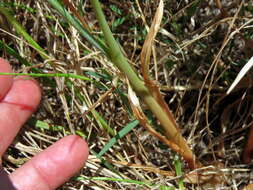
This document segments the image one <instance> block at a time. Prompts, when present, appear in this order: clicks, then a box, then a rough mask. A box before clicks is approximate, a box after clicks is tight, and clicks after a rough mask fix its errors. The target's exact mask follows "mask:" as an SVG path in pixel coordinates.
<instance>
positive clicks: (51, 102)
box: [0, 0, 253, 190]
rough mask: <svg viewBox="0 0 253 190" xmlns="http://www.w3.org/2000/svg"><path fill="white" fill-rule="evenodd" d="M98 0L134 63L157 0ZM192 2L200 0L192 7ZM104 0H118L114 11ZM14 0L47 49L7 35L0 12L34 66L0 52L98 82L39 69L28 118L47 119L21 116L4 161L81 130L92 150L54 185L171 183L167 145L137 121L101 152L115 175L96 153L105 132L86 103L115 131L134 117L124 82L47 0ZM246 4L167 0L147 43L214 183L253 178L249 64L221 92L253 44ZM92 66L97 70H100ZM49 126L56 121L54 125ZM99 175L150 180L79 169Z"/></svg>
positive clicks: (236, 183) (156, 73) (0, 36)
mask: <svg viewBox="0 0 253 190" xmlns="http://www.w3.org/2000/svg"><path fill="white" fill-rule="evenodd" d="M5 2H6V3H7V2H12V3H13V1H5ZM81 2H82V3H81ZM101 2H102V3H103V5H104V10H105V13H106V16H107V20H108V21H109V22H110V25H113V26H114V28H113V32H114V34H115V36H116V37H117V39H118V41H119V42H120V43H121V45H122V47H123V48H124V51H125V54H126V55H127V57H128V58H129V60H130V61H131V62H132V64H133V65H134V66H135V67H136V69H139V62H140V52H141V48H142V45H143V43H144V40H145V35H146V31H145V27H147V26H150V24H151V21H152V18H153V16H154V13H155V10H156V7H157V5H158V2H157V1H140V0H139V1H138V0H135V1H127V2H124V3H121V2H119V1H114V0H107V1H101ZM197 2H200V4H199V6H198V8H196V9H194V6H195V5H196V3H197ZM73 3H74V4H75V6H76V7H79V9H80V11H81V12H84V13H85V14H84V15H85V18H86V20H87V21H88V24H89V26H90V28H91V29H92V31H94V34H99V29H98V25H97V22H96V19H95V16H94V13H93V12H92V9H91V6H90V4H89V1H81V0H80V1H73ZM112 5H113V6H116V7H118V9H119V10H121V14H119V13H117V10H118V9H116V11H115V9H114V8H113V7H111V6H112ZM12 8H13V11H14V13H15V16H16V18H17V20H18V21H19V22H20V23H21V24H22V25H23V26H24V27H25V28H26V31H27V32H28V33H29V34H30V35H31V36H32V37H33V38H34V39H35V40H36V41H37V42H38V43H39V44H40V45H41V46H42V47H43V48H44V49H45V50H46V51H47V52H48V54H49V55H50V57H51V58H52V59H51V60H47V61H43V60H42V58H41V57H40V56H39V55H38V54H37V53H36V51H35V50H33V49H32V48H31V47H30V46H29V45H28V44H27V43H26V42H25V41H24V40H22V39H20V36H17V38H16V37H15V35H16V33H15V31H14V30H13V29H12V26H10V25H9V24H8V23H6V22H4V20H3V21H2V22H0V23H1V25H0V26H1V31H0V40H2V41H3V42H5V43H6V44H8V45H9V46H11V47H12V48H13V49H15V50H16V51H17V52H18V53H19V54H20V55H21V56H22V57H23V58H25V59H26V60H27V61H28V62H30V63H32V64H33V66H32V67H27V66H24V65H21V64H20V63H18V61H17V59H15V58H13V57H12V56H10V55H9V54H8V53H7V52H6V51H5V50H3V49H1V56H2V57H4V58H6V59H8V60H9V61H10V62H11V64H12V66H13V68H14V69H15V70H16V71H17V72H30V71H31V68H39V69H41V70H42V71H43V72H45V73H48V72H60V73H76V74H85V75H86V76H88V74H89V73H90V74H91V73H92V76H91V78H93V79H95V80H96V81H97V83H94V82H87V81H82V80H78V79H66V78H51V79H52V80H51V84H50V83H49V81H47V80H45V79H42V78H38V80H39V82H40V84H41V87H42V89H43V100H42V102H41V105H40V107H39V110H38V111H37V113H36V114H34V115H33V117H32V118H33V119H35V120H39V121H43V122H45V123H47V124H49V125H50V127H49V129H41V128H38V127H36V126H35V125H34V123H33V122H32V121H29V122H28V123H27V124H26V125H25V126H24V127H23V129H22V131H21V132H20V133H19V135H18V137H17V138H16V140H15V142H14V143H13V144H12V146H11V147H10V148H9V150H8V152H7V153H6V155H5V157H4V166H5V168H6V169H7V170H8V171H10V172H11V171H13V170H15V168H17V167H19V166H20V165H21V164H22V163H23V162H24V161H26V160H28V159H30V158H31V157H32V156H33V155H35V154H36V153H37V152H39V151H41V150H42V149H45V148H46V147H48V146H49V145H50V144H52V143H53V142H55V141H57V140H58V139H60V138H62V137H63V136H65V135H67V134H71V133H77V134H82V135H83V136H85V138H86V140H87V141H88V142H89V145H90V150H91V152H90V157H89V160H88V163H87V164H86V166H85V167H84V168H83V169H82V171H81V172H80V173H79V174H77V177H79V178H73V179H72V180H71V181H70V182H68V183H66V184H65V185H64V186H62V187H61V188H59V189H62V190H63V189H73V190H74V189H80V190H81V189H135V188H139V189H159V186H161V185H167V186H169V185H174V186H175V187H177V186H178V180H177V179H178V178H177V177H175V176H174V172H173V171H174V165H173V160H174V157H175V155H174V153H173V152H171V151H170V150H168V149H167V147H165V146H164V145H163V144H162V143H161V142H159V141H158V140H157V139H155V138H154V137H152V136H150V134H149V133H147V132H146V131H145V129H143V128H142V127H141V126H138V127H136V128H134V129H133V130H132V131H131V132H130V133H128V134H127V135H126V136H125V137H123V138H121V139H120V140H118V143H117V144H116V145H114V146H113V148H111V149H110V150H109V151H108V152H107V153H106V154H105V155H104V157H103V158H104V159H105V160H107V161H108V162H109V163H111V164H112V165H113V166H114V167H115V169H116V170H118V172H119V174H120V175H119V174H116V173H115V172H113V171H112V170H110V169H108V168H107V167H106V166H105V164H104V163H102V162H101V160H100V159H98V158H96V156H95V155H94V154H93V153H92V151H95V152H97V153H98V152H99V151H100V150H101V149H103V147H104V146H105V144H106V143H107V142H108V141H109V140H110V139H111V138H112V136H111V135H110V134H109V133H108V132H107V131H105V130H103V129H102V128H101V127H100V126H101V121H99V119H98V118H97V117H94V112H92V110H94V109H95V110H96V111H97V112H98V113H99V114H100V116H102V117H103V118H104V120H105V121H106V122H107V123H108V124H109V125H110V126H111V128H113V130H114V131H115V132H118V131H120V130H121V129H122V128H123V127H124V126H125V125H126V124H128V123H129V122H130V121H132V120H133V118H134V117H133V115H132V113H131V112H130V111H129V107H128V106H129V105H128V103H127V102H124V101H125V100H126V98H127V96H126V93H127V88H126V85H125V83H124V78H123V76H121V75H120V74H119V71H118V70H117V69H116V68H115V67H114V66H113V65H112V64H111V63H110V62H109V61H108V60H107V59H106V58H105V57H104V56H103V55H102V54H101V53H100V52H99V51H98V50H96V49H94V48H93V47H91V46H90V45H89V44H88V43H87V42H86V41H85V40H84V39H83V38H82V37H80V35H79V34H78V32H77V31H76V30H75V29H74V28H73V27H71V26H69V25H68V24H67V23H66V22H65V21H64V20H63V18H61V17H59V16H58V15H57V14H56V12H55V11H54V10H53V8H51V7H50V6H49V5H48V4H47V3H46V1H42V0H37V1H21V0H15V5H14V6H13V7H12ZM30 8H31V9H30ZM113 10H114V11H113ZM252 13H253V3H252V2H251V1H236V0H233V1H221V2H220V1H197V0H195V1H192V2H188V1H176V0H171V1H168V0H167V1H165V12H164V19H163V22H162V23H163V25H162V30H161V31H160V33H159V34H158V36H157V38H156V45H155V48H154V49H153V52H152V53H153V57H152V65H151V73H152V76H153V78H154V79H156V80H157V81H158V82H159V85H160V87H161V90H162V92H163V94H164V96H165V100H166V101H167V103H168V104H169V106H170V108H171V109H172V110H173V113H174V115H175V117H176V118H177V121H178V123H179V125H180V126H181V131H182V134H183V135H184V137H186V139H187V141H188V143H189V145H190V146H191V148H192V150H194V152H195V154H196V155H197V156H198V159H199V160H200V161H201V162H202V163H203V165H205V166H212V167H214V171H215V172H216V174H217V175H219V176H220V177H221V178H222V183H220V184H219V185H218V186H219V187H220V188H221V189H240V188H242V187H243V186H244V185H246V184H248V183H252V182H253V179H252V174H253V173H252V171H251V167H252V165H251V164H249V165H245V164H243V163H242V161H241V155H242V151H243V146H244V143H245V141H246V137H247V131H248V129H249V127H250V125H251V124H250V123H251V122H252V112H251V111H252V109H251V108H252V105H253V104H252V88H251V85H252V83H250V82H251V81H252V79H251V77H250V76H251V75H250V74H248V76H246V77H245V78H244V80H243V81H242V82H241V83H240V84H239V86H238V87H237V88H236V89H235V90H234V91H233V92H232V93H231V94H230V95H229V96H227V95H226V90H227V89H228V88H229V85H230V84H231V83H232V82H233V80H234V78H235V77H236V75H237V73H238V72H239V71H240V69H241V68H242V66H243V65H244V64H245V63H246V61H247V60H248V59H249V58H250V57H251V56H252V53H253V46H252V39H253V35H252V31H253V29H252V22H253V17H252ZM122 18H124V19H125V21H124V23H123V24H121V25H118V26H117V25H116V24H115V23H116V22H118V21H119V20H120V19H122ZM0 21H1V20H0ZM245 23H246V24H245ZM10 33H11V34H13V35H10ZM49 63H50V64H49ZM94 73H96V75H94ZM98 73H100V74H101V75H100V76H98ZM71 82H72V83H73V85H72V84H71ZM98 84H99V85H98ZM120 95H121V96H120ZM80 97H82V98H80ZM84 99H85V101H84ZM84 102H86V104H87V106H88V108H87V107H86V106H85V103H84ZM87 109H88V110H87ZM144 110H145V108H144ZM147 114H148V115H149V119H150V120H152V122H153V124H154V125H155V126H158V125H157V124H156V122H155V121H154V118H153V116H152V115H150V114H149V113H148V112H147ZM53 126H60V127H58V129H57V130H56V129H55V130H53ZM158 130H159V129H158ZM183 172H184V173H185V174H187V173H188V172H190V170H189V169H188V168H187V167H185V168H183ZM99 176H100V177H111V178H120V177H123V178H124V179H132V180H138V181H142V182H146V183H147V184H149V183H152V184H156V185H155V186H153V187H152V188H151V187H147V186H138V185H136V184H134V183H126V182H120V181H119V182H114V181H112V180H109V181H107V180H102V179H100V180H82V178H81V177H83V179H84V178H90V177H99ZM186 188H187V189H207V186H205V185H200V184H197V185H193V184H186ZM214 188H215V187H210V189H214Z"/></svg>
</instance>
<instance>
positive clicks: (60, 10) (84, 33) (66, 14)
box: [47, 0, 108, 54]
mask: <svg viewBox="0 0 253 190" xmlns="http://www.w3.org/2000/svg"><path fill="white" fill-rule="evenodd" d="M47 1H48V2H49V3H50V5H51V6H52V7H54V9H56V10H57V11H58V13H60V14H61V15H62V16H63V17H64V18H65V19H66V20H67V21H68V22H69V23H70V24H71V25H72V26H74V27H75V28H76V29H77V30H78V32H79V33H80V34H81V35H82V36H83V37H84V38H85V39H87V40H88V42H90V43H91V44H92V45H94V46H95V47H96V48H98V49H99V50H101V51H102V52H103V53H105V54H107V52H108V50H107V47H106V46H105V45H104V44H103V43H102V42H100V41H99V40H97V39H95V38H94V37H93V36H92V35H91V34H90V33H89V32H88V31H87V30H86V29H85V28H84V27H83V26H82V25H81V24H80V22H79V21H78V20H77V19H76V18H75V17H73V16H72V15H71V14H69V12H68V11H67V10H66V9H65V8H64V7H63V6H62V5H61V4H60V3H59V2H58V1H57V0H47Z"/></svg>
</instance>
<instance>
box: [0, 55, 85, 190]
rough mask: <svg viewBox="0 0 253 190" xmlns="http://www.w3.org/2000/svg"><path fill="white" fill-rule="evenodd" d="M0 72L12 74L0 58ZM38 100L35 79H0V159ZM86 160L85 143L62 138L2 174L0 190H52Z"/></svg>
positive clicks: (1, 77)
mask: <svg viewBox="0 0 253 190" xmlns="http://www.w3.org/2000/svg"><path fill="white" fill-rule="evenodd" d="M0 72H7V73H10V72H12V70H11V66H10V64H9V63H8V62H7V61H5V60H4V59H2V58H0ZM40 99H41V89H40V87H39V84H38V83H37V82H36V81H35V80H34V79H31V78H27V77H16V78H14V77H12V76H3V75H0V156H2V155H3V154H4V152H5V151H6V149H7V148H8V146H9V145H10V144H11V142H12V141H13V139H14V138H15V136H16V135H17V133H18V131H19V129H20V127H21V126H22V125H23V124H24V123H25V121H26V120H27V119H28V118H29V117H30V116H31V114H32V113H33V112H34V111H35V110H36V108H37V106H38V104H39V102H40ZM87 158H88V146H87V144H86V142H85V141H84V140H82V139H81V138H80V137H79V136H76V135H70V136H67V137H64V138H62V139H61V140H59V141H58V142H56V143H55V144H53V145H51V146H50V147H49V148H47V149H46V150H44V151H42V152H41V153H39V154H38V155H36V156H35V157H33V158H32V159H31V160H29V161H28V162H27V163H25V164H24V165H23V166H21V167H20V168H18V169H17V170H16V171H15V172H13V173H12V174H10V176H7V174H6V173H4V172H3V170H1V171H0V189H3V187H7V186H8V184H7V183H11V185H12V187H13V188H12V189H16V190H35V189H36V190H54V189H56V188H57V187H59V186H60V185H62V184H63V183H64V182H66V181H67V180H68V179H69V178H70V177H72V176H73V175H74V174H76V173H77V172H78V171H79V170H80V168H82V167H83V166H84V163H85V161H86V160H87ZM2 174H3V175H2ZM7 178H8V180H7ZM5 185H6V186H5ZM9 186H10V184H9ZM9 186H8V187H9ZM5 190H9V189H5Z"/></svg>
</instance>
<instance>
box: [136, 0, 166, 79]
mask: <svg viewBox="0 0 253 190" xmlns="http://www.w3.org/2000/svg"><path fill="white" fill-rule="evenodd" d="M163 8H164V3H163V0H160V3H159V6H158V8H157V10H156V13H155V17H154V20H153V22H152V25H151V27H150V29H149V32H148V35H147V37H146V40H145V42H144V45H143V47H142V51H141V70H142V76H143V78H144V81H147V80H148V79H149V63H150V56H151V50H152V46H153V42H154V39H155V36H156V34H157V32H158V31H159V28H160V24H161V21H162V17H163Z"/></svg>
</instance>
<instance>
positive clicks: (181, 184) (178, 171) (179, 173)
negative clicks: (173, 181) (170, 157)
mask: <svg viewBox="0 0 253 190" xmlns="http://www.w3.org/2000/svg"><path fill="white" fill-rule="evenodd" d="M174 165H175V170H176V174H177V176H182V175H183V172H182V163H181V161H180V160H179V159H178V157H177V156H176V158H175V160H174ZM178 187H179V190H185V188H184V182H183V179H182V178H180V179H179V180H178Z"/></svg>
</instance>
